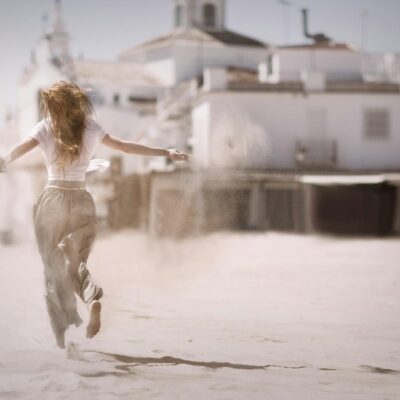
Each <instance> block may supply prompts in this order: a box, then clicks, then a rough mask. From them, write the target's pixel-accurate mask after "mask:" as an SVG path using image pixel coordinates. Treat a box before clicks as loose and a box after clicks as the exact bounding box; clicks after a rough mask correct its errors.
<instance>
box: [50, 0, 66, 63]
mask: <svg viewBox="0 0 400 400" xmlns="http://www.w3.org/2000/svg"><path fill="white" fill-rule="evenodd" d="M46 38H47V40H48V41H49V44H50V51H51V55H52V59H53V62H54V63H55V64H58V65H59V66H62V65H65V64H66V63H67V62H68V61H69V60H70V54H69V37H68V34H67V32H66V30H65V26H64V21H63V19H62V13H61V0H55V4H54V9H53V12H52V16H51V20H50V24H49V27H48V28H47V31H46Z"/></svg>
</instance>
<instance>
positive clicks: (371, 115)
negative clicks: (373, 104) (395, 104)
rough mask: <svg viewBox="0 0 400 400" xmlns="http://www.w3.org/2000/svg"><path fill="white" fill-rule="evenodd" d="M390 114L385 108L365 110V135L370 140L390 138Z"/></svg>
mask: <svg viewBox="0 0 400 400" xmlns="http://www.w3.org/2000/svg"><path fill="white" fill-rule="evenodd" d="M389 123H390V114H389V110H387V109H385V108H369V109H366V110H364V133H365V136H366V137H367V138H369V139H385V138H387V137H388V136H389V130H390V129H389Z"/></svg>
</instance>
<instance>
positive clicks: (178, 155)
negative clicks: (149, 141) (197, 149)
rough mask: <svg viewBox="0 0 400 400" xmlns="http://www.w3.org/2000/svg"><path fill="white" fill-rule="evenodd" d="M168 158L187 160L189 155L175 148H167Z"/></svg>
mask: <svg viewBox="0 0 400 400" xmlns="http://www.w3.org/2000/svg"><path fill="white" fill-rule="evenodd" d="M168 158H169V159H171V160H173V161H187V160H188V159H189V156H188V155H187V154H186V153H182V152H181V151H179V150H177V149H168Z"/></svg>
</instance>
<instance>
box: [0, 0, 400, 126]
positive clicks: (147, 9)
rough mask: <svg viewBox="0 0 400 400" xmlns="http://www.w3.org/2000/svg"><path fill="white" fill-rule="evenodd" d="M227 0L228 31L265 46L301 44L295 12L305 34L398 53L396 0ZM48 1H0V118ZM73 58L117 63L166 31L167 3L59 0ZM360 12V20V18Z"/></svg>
mask: <svg viewBox="0 0 400 400" xmlns="http://www.w3.org/2000/svg"><path fill="white" fill-rule="evenodd" d="M287 1H288V2H290V5H286V6H285V5H282V4H281V3H282V0H226V2H227V15H226V25H227V27H228V28H229V29H231V30H234V31H237V32H240V33H243V34H246V35H248V36H251V37H254V38H257V39H260V40H262V41H265V42H267V43H271V44H274V45H276V44H283V43H303V42H305V40H304V38H303V34H302V26H301V17H300V9H301V8H303V7H308V8H309V10H310V14H309V24H310V29H309V30H310V31H311V32H312V33H314V32H324V33H326V34H328V36H331V37H333V38H334V39H335V40H336V41H340V42H349V43H351V44H354V45H356V46H359V45H361V37H362V34H361V32H362V26H363V23H362V21H364V27H365V28H366V29H365V31H366V35H365V36H364V45H365V49H366V50H367V51H370V52H397V53H400V40H399V39H400V19H399V16H400V0H335V1H332V0H287ZM53 3H54V0H0V120H1V119H3V117H4V115H5V113H6V112H7V110H11V111H12V110H13V109H14V108H15V105H16V103H17V88H18V79H19V77H20V75H21V72H22V70H23V68H24V66H26V65H27V64H28V63H29V59H30V54H31V51H32V50H34V49H35V46H36V44H37V41H38V38H39V37H40V35H41V32H42V29H43V22H42V16H43V15H44V14H49V13H50V11H51V9H52V7H53ZM62 8H63V15H64V22H65V25H66V28H67V30H68V32H69V34H70V36H71V52H72V55H73V56H78V55H83V56H84V57H85V58H86V59H94V60H116V59H117V56H118V54H119V53H120V52H121V51H123V50H125V49H127V48H129V47H132V46H134V45H136V44H139V43H142V42H144V41H146V40H149V39H152V38H154V37H156V36H158V35H162V34H164V33H166V32H168V31H169V30H170V29H171V28H172V0H63V1H62ZM362 15H364V17H363V16H362Z"/></svg>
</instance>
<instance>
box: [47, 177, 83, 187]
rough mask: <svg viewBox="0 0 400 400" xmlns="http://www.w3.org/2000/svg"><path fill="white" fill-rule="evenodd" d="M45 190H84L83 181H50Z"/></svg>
mask: <svg viewBox="0 0 400 400" xmlns="http://www.w3.org/2000/svg"><path fill="white" fill-rule="evenodd" d="M46 188H57V189H81V190H82V189H83V190H85V189H86V184H85V181H68V180H61V179H50V180H49V181H48V182H47V185H46Z"/></svg>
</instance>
